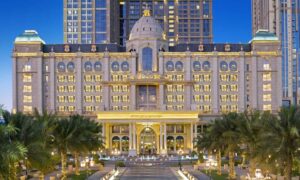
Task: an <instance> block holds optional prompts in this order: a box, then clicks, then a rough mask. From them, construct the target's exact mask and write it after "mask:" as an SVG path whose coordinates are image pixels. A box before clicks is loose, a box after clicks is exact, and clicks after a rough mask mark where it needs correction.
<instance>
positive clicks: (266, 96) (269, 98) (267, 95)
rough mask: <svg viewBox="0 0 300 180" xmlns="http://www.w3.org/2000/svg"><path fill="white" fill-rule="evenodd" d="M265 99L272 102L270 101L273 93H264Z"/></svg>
mask: <svg viewBox="0 0 300 180" xmlns="http://www.w3.org/2000/svg"><path fill="white" fill-rule="evenodd" d="M263 101H264V102H270V101H272V95H271V94H264V95H263Z"/></svg>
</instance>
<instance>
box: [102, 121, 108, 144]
mask: <svg viewBox="0 0 300 180" xmlns="http://www.w3.org/2000/svg"><path fill="white" fill-rule="evenodd" d="M105 125H106V124H105V123H104V122H103V123H102V140H103V142H105V140H106V139H107V137H106V134H105V133H106V129H105V128H106V127H105ZM104 147H105V149H106V147H107V144H106V143H104Z"/></svg>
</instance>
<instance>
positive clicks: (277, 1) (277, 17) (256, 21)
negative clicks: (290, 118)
mask: <svg viewBox="0 0 300 180" xmlns="http://www.w3.org/2000/svg"><path fill="white" fill-rule="evenodd" d="M299 8H300V0H252V32H253V35H254V34H255V32H256V31H257V30H259V29H268V30H269V31H270V32H273V33H275V34H276V35H277V36H278V37H279V39H280V40H281V49H282V85H283V87H282V89H283V92H282V93H283V100H284V102H285V104H286V103H292V104H296V103H297V104H300V94H299V69H300V68H299V59H300V57H299V56H300V49H299V44H300V33H299V27H300V26H299V23H300V16H299Z"/></svg>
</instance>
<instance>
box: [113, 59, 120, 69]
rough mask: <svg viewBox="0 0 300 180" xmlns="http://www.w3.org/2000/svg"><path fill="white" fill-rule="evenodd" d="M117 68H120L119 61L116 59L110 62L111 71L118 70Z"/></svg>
mask: <svg viewBox="0 0 300 180" xmlns="http://www.w3.org/2000/svg"><path fill="white" fill-rule="evenodd" d="M119 68H120V67H119V63H118V62H117V61H115V62H113V63H112V64H111V69H112V71H119Z"/></svg>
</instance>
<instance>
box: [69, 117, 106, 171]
mask: <svg viewBox="0 0 300 180" xmlns="http://www.w3.org/2000/svg"><path fill="white" fill-rule="evenodd" d="M70 121H72V122H73V123H74V124H76V125H75V126H76V127H77V128H76V132H75V134H76V136H74V138H75V139H74V143H73V144H72V146H71V147H70V151H71V152H72V154H74V157H75V173H76V174H79V155H80V153H85V154H88V153H89V152H91V151H96V150H98V149H99V148H100V147H101V146H102V138H101V129H102V128H101V126H100V125H99V124H98V123H96V122H94V121H92V120H90V119H89V118H86V117H83V116H81V115H73V116H70Z"/></svg>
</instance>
